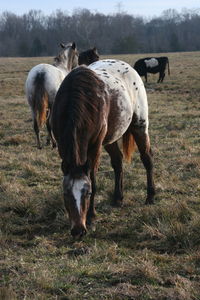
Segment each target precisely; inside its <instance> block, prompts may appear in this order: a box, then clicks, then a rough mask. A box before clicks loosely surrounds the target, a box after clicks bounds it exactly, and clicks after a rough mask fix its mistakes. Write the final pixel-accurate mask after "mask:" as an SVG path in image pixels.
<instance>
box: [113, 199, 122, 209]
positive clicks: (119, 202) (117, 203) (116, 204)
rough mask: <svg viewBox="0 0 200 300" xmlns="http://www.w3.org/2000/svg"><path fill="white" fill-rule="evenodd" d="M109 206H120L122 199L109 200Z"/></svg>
mask: <svg viewBox="0 0 200 300" xmlns="http://www.w3.org/2000/svg"><path fill="white" fill-rule="evenodd" d="M111 206H113V207H122V206H123V201H122V200H118V201H114V200H113V201H112V202H111Z"/></svg>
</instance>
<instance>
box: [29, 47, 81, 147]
mask: <svg viewBox="0 0 200 300" xmlns="http://www.w3.org/2000/svg"><path fill="white" fill-rule="evenodd" d="M60 45H61V48H62V50H61V52H60V53H59V55H58V56H57V57H55V58H54V65H50V64H39V65H37V66H35V67H33V68H32V69H31V70H30V72H29V73H28V77H27V80H26V84H25V91H26V97H27V100H28V103H29V106H30V108H31V112H32V118H33V127H34V131H35V134H36V138H37V146H38V148H39V149H41V148H42V146H41V141H40V127H41V126H42V125H43V124H44V123H46V126H47V130H48V137H47V144H49V143H50V139H51V141H52V145H53V147H54V146H55V140H54V138H53V136H52V132H51V126H50V122H49V120H50V117H51V109H52V105H53V102H54V99H55V96H56V93H57V90H58V89H59V87H60V84H61V82H62V81H63V79H64V78H65V76H66V75H67V74H68V73H69V72H70V71H71V70H72V68H74V67H76V66H77V65H78V53H77V49H76V45H75V43H69V44H67V45H64V44H60Z"/></svg>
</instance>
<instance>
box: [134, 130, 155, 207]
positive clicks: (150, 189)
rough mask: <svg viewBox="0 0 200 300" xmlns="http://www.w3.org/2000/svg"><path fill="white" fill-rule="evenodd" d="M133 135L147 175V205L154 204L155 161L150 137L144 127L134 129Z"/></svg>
mask: <svg viewBox="0 0 200 300" xmlns="http://www.w3.org/2000/svg"><path fill="white" fill-rule="evenodd" d="M131 131H132V134H133V136H134V139H135V142H136V144H137V146H138V150H139V152H140V157H141V160H142V162H143V165H144V167H145V169H146V173H147V198H146V204H153V203H154V196H155V185H154V179H153V159H152V156H153V155H152V151H151V147H150V140H149V135H148V134H146V133H145V129H144V128H143V127H141V128H139V127H134V126H133V127H132V130H131Z"/></svg>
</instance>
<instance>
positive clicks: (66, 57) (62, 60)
mask: <svg viewBox="0 0 200 300" xmlns="http://www.w3.org/2000/svg"><path fill="white" fill-rule="evenodd" d="M60 46H61V48H62V50H61V52H60V53H59V55H58V56H57V57H55V58H54V60H55V65H56V66H57V67H58V66H60V67H63V68H64V69H66V70H67V71H68V72H70V71H71V70H72V69H73V68H75V67H76V66H78V51H77V48H76V44H75V43H74V42H73V43H69V44H66V45H65V44H63V43H60Z"/></svg>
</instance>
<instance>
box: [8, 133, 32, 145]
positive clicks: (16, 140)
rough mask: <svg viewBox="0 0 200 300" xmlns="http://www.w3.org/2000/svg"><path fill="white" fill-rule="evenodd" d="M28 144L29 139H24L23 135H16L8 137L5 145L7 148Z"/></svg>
mask: <svg viewBox="0 0 200 300" xmlns="http://www.w3.org/2000/svg"><path fill="white" fill-rule="evenodd" d="M26 142H27V139H26V138H25V137H22V136H21V135H14V136H11V137H7V138H6V139H5V141H4V143H3V144H4V145H5V146H19V145H21V144H24V143H26Z"/></svg>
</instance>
